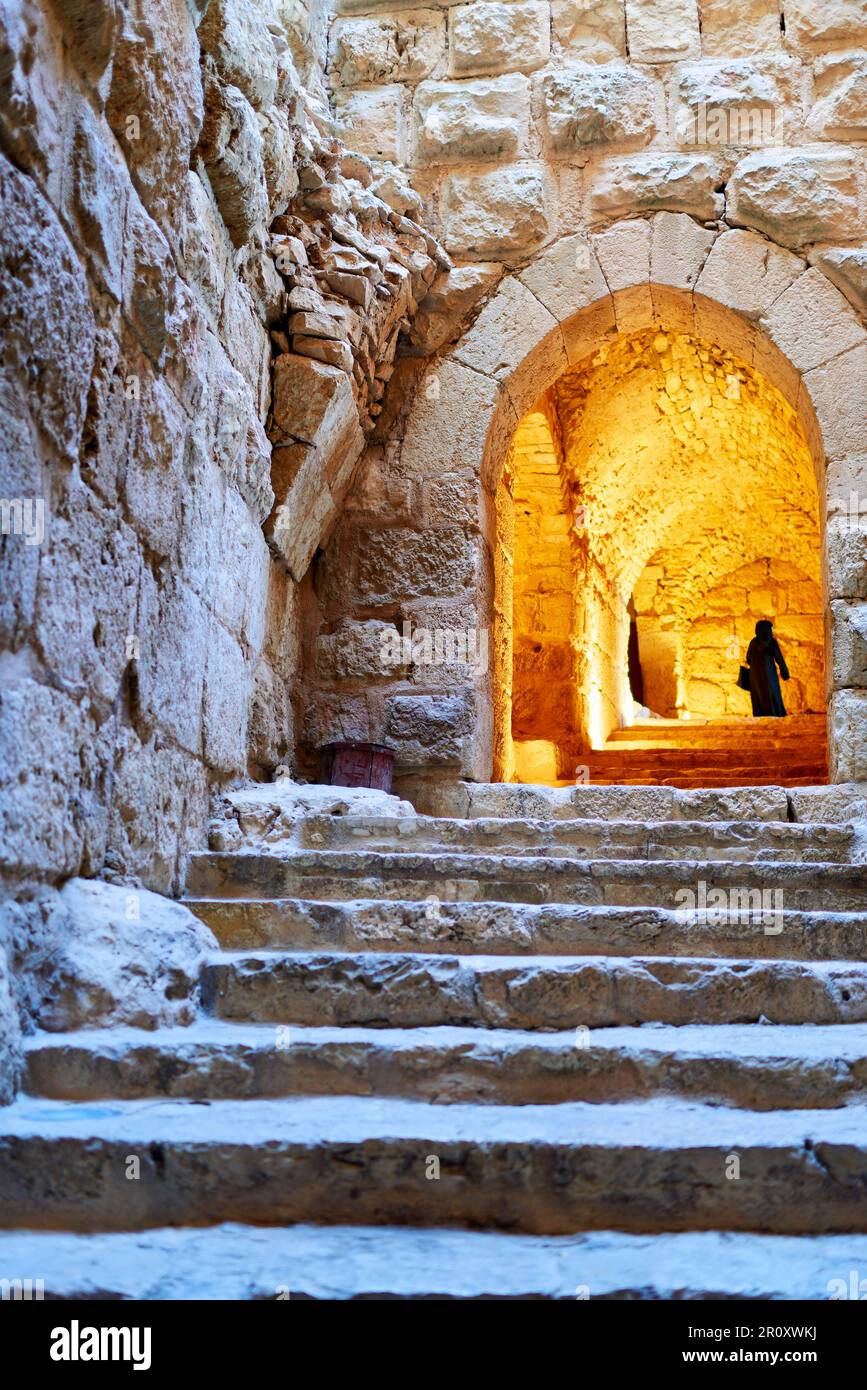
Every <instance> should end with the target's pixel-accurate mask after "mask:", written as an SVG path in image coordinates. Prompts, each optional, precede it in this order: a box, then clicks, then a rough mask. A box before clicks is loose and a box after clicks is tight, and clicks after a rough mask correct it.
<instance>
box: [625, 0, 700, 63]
mask: <svg viewBox="0 0 867 1390" xmlns="http://www.w3.org/2000/svg"><path fill="white" fill-rule="evenodd" d="M626 34H627V42H628V44H629V55H630V57H631V58H632V60H633V62H636V63H673V62H677V61H678V60H680V59H683V58H698V57H699V56H700V54H701V32H700V27H699V18H698V7H697V5H696V0H671V3H666V4H665V5H659V4H657V3H656V0H626Z"/></svg>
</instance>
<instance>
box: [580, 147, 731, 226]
mask: <svg viewBox="0 0 867 1390" xmlns="http://www.w3.org/2000/svg"><path fill="white" fill-rule="evenodd" d="M719 177H720V175H719V167H718V164H717V160H716V158H715V157H712V156H710V155H686V154H662V153H660V154H640V155H629V156H626V157H621V158H619V159H617V160H616V161H615V160H613V159H612V160H607V161H606V162H605V163H603V164H601V165H600V166H599V168H598V170H597V171H596V174H595V177H594V181H593V185H592V187H591V190H590V205H591V210H592V213H593V217H594V219H595V220H596V221H597V222H598V221H603V220H604V221H612V220H614V219H615V218H619V217H630V216H632V215H634V214H635V213H636V212H655V211H657V210H668V211H669V212H687V213H689V214H690V216H692V217H697V218H698V219H699V221H702V222H708V221H712V220H714V219H715V218H717V217H719V216H720V214H721V213H722V210H723V198H722V196H721V195H720V194H719V193H717V192H716V188H717V185H718V183H719Z"/></svg>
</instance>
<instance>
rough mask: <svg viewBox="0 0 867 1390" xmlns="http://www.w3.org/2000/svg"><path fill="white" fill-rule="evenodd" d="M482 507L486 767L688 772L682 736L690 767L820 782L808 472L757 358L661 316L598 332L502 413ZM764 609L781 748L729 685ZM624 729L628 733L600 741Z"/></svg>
mask: <svg viewBox="0 0 867 1390" xmlns="http://www.w3.org/2000/svg"><path fill="white" fill-rule="evenodd" d="M496 510H497V517H498V537H497V545H498V547H499V551H500V553H499V555H498V557H497V562H496V572H497V577H498V585H499V589H500V592H499V595H498V599H497V602H496V612H497V615H498V616H497V622H498V624H499V626H500V629H501V630H500V632H499V633H498V634H497V636H496V638H495V643H494V645H495V649H496V650H497V651H498V652H499V653H501V656H502V660H503V663H504V664H503V668H502V675H503V677H504V679H503V681H502V683H501V684H500V685H499V686H498V687H497V689H496V691H495V696H494V698H495V700H498V699H499V700H503V699H505V700H506V701H507V702H510V705H511V710H510V711H509V710H497V709H495V721H496V723H497V725H498V727H499V728H500V729H501V730H502V737H501V741H500V745H499V746H500V757H499V763H498V766H496V767H495V768H494V777H495V780H503V781H509V780H513V779H514V780H520V781H530V782H539V781H555V780H564V781H571V780H574V777H575V769H576V767H578V768H581V769H584V770H585V775H587V776H588V777H590V778H592V780H594V781H596V780H617V781H621V780H640V781H646V780H650V779H651V778H652V779H654V780H661V781H662V780H673V781H675V782H679V784H681V785H686V784H688V783H689V781H690V778H691V769H690V767H689V761H690V760H689V759H679V758H678V757H676V756H674V754H676V752H677V751H678V749H681V750H687V749H689V750H690V751H691V752H692V753H693V754H699V755H701V756H700V757H699V761H700V763H701V765H702V773H701V775H702V776H703V777H704V778H705V779H706V778H707V777H708V776H709V775H710V776H713V777H714V779H715V780H724V779H725V778H726V775H727V774H728V775H729V776H730V778H731V780H732V781H733V782H736V781H744V780H747V781H749V780H751V779H752V778H757V779H758V780H763V781H767V780H780V781H785V780H787V779H788V780H791V779H792V778H793V777H794V778H796V779H797V780H808V779H809V780H814V781H821V780H825V777H826V775H827V768H826V760H825V744H824V718H825V699H824V634H823V625H822V599H821V550H822V545H821V524H822V523H821V515H820V505H819V491H818V485H817V476H816V468H815V465H814V461H813V459H812V456H811V453H810V448H809V445H808V442H807V439H806V436H805V432H804V428H803V426H802V424H801V422H800V420H799V418H798V414H797V411H796V409H795V408H794V407H793V406H792V405H791V404H790V403H789V402H788V401H787V400H786V399H785V397H784V395H783V394H782V392H781V391H780V389H779V388H778V387H777V386H775V385H773V384H772V383H771V382H770V381H769V380H768V379H767V378H766V377H765V376H764V374H763V373H762V372H761V371H760V370H758V369H757V368H756V367H755V366H752V365H750V364H749V363H747V362H745V361H744V360H743V359H742V358H740V357H738V356H737V355H736V354H735V353H733V352H732V351H730V350H728V349H726V348H725V347H722V346H719V345H718V344H716V343H713V342H710V341H708V340H706V339H702V338H699V337H697V336H695V334H688V333H684V332H682V331H678V330H677V329H676V328H674V327H672V326H670V324H668V323H666V322H665V321H664V320H658V321H657V322H655V323H653V324H651V325H650V326H649V327H646V328H644V329H639V330H638V331H635V332H631V333H622V334H618V335H617V336H616V337H614V338H613V339H610V340H606V341H605V342H604V343H603V344H602V345H601V346H600V347H599V348H598V349H597V351H596V352H594V353H592V354H590V355H589V356H588V357H587V358H585V359H584V361H582V362H580V363H578V364H576V365H575V366H569V367H568V368H567V370H566V371H564V372H563V373H562V374H561V375H560V376H559V377H558V378H557V380H556V381H555V382H554V383H553V385H552V386H551V387H550V388H549V389H548V391H547V392H546V393H545V395H544V396H543V397H542V398H541V399H540V400H539V401H538V402H536V404H535V405H534V407H533V409H532V410H530V411H529V412H527V414H526V415H525V416H524V417H523V418H522V419H521V421H520V422H519V424H518V426H517V429H516V430H515V434H514V436H513V439H512V442H511V445H510V448H509V452H508V456H507V460H506V464H505V467H504V469H503V472H502V475H501V478H500V482H499V484H498V490H497V508H496ZM760 618H771V619H772V620H774V622H775V624H776V630H777V633H778V636H779V638H780V640H781V642H782V643H783V645H784V647H785V648H786V649H787V652H788V656H789V660H790V665H791V667H792V672H793V679H792V680H791V681H790V682H789V683H788V684H787V685H786V697H787V708H788V711H789V713H790V714H791V715H793V716H795V717H796V718H797V721H798V729H797V737H798V740H799V743H800V745H801V750H802V751H801V752H800V753H799V754H798V761H797V762H793V759H792V748H791V747H789V746H788V740H787V739H783V738H782V737H781V735H782V733H783V726H782V725H776V726H774V725H772V724H771V723H770V722H767V721H752V720H751V705H750V700H749V696H748V695H747V694H745V693H744V692H743V691H742V690H740V689H738V687H737V684H736V676H737V670H738V665H739V663H740V662H741V661H742V660H744V658H745V653H746V649H747V645H748V643H749V641H750V638H751V637H752V635H753V631H754V627H755V623H756V621H757V620H758V619H760ZM510 648H511V673H509V671H508V670H507V669H505V667H506V663H507V662H508V660H509V658H508V651H509V649H510ZM510 675H511V684H510V682H509V676H510ZM745 721H746V722H748V723H749V724H751V725H754V724H758V725H760V726H761V727H760V728H757V727H751V728H749V729H748V730H745V729H744V728H743V727H742V726H743V725H744V722H745ZM708 722H710V723H712V724H713V725H714V728H712V729H709V730H707V731H706V734H705V735H704V736H703V734H702V728H701V726H703V725H705V724H706V723H708ZM666 724H671V725H673V726H674V727H673V728H667V727H664V725H666ZM723 724H728V725H731V726H732V727H731V731H730V732H731V734H733V735H735V737H734V738H732V740H731V741H732V747H731V749H730V751H729V753H728V765H726V764H727V757H726V755H725V753H723V752H722V749H723V747H724V738H723V730H722V728H721V727H720V726H721V725H723ZM678 726H679V728H680V734H678V732H677V728H678ZM624 728H632V729H635V730H636V732H637V733H641V731H642V729H643V731H644V733H643V737H642V738H641V739H640V741H637V740H636V739H630V740H629V741H626V742H623V741H618V740H616V739H615V740H614V741H611V742H607V741H608V740H609V738H610V735H612V733H613V732H614V731H620V730H622V729H624ZM790 731H791V726H790V725H787V726H786V733H787V734H788V733H789V732H790ZM745 734H748V737H747V738H746V742H745V741H744V737H743V736H744V735H745ZM654 743H656V744H658V746H659V753H658V756H657V757H655V758H654V757H652V756H651V752H652V750H653V747H654ZM704 745H707V747H708V754H707V756H705V755H704V752H703V748H704ZM806 746H808V747H809V749H810V756H809V757H807V756H806V754H805V751H804V749H805V747H806ZM711 748H713V750H714V752H713V754H711V753H710V749H711ZM718 752H719V756H717V753H718ZM598 753H604V756H603V757H598V756H596V754H598ZM637 753H640V754H641V756H640V757H636V756H635V755H636V754H637ZM679 764H685V765H684V766H679Z"/></svg>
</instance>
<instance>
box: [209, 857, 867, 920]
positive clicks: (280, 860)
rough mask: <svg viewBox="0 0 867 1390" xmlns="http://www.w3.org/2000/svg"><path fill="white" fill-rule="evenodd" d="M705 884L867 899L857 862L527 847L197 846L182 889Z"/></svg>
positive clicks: (447, 895)
mask: <svg viewBox="0 0 867 1390" xmlns="http://www.w3.org/2000/svg"><path fill="white" fill-rule="evenodd" d="M702 883H703V884H705V885H706V887H705V891H706V892H707V893H710V892H711V890H718V889H720V890H722V891H723V892H726V893H727V892H729V890H732V889H736V890H739V891H743V890H748V891H749V890H752V891H762V890H764V891H767V892H771V893H773V892H774V891H775V890H779V891H780V892H782V894H783V900H782V901H781V902H777V903H776V905H777V906H779V907H782V908H788V909H796V910H798V911H802V912H810V911H814V910H817V909H824V910H825V911H836V912H852V911H856V910H860V909H863V908H864V907H865V906H867V869H865V867H864V866H863V865H860V864H820V863H813V864H800V863H790V862H784V861H774V862H771V863H768V862H762V861H760V860H759V861H751V860H744V861H741V862H738V863H719V862H715V861H709V860H693V861H691V862H672V861H668V860H648V859H639V858H637V857H634V858H632V859H603V860H579V859H564V858H562V857H557V856H542V855H529V854H528V855H506V854H487V855H484V854H472V853H467V854H450V853H442V854H435V853H420V854H413V853H406V854H404V853H399V852H396V851H395V852H377V851H375V850H354V851H349V850H346V851H343V850H303V851H297V852H290V853H283V854H277V853H272V854H259V853H256V852H255V851H253V852H240V853H234V854H217V853H202V854H194V855H191V856H190V865H189V873H188V879H187V891H188V893H189V894H190V895H191V896H192V897H215V896H216V897H222V896H228V897H232V896H234V897H251V896H256V897H275V898H276V897H281V898H284V897H285V898H316V899H318V900H320V901H334V902H346V901H348V900H352V899H356V898H402V899H406V898H410V899H416V900H418V899H424V898H430V897H435V898H438V899H447V900H452V901H461V902H522V903H549V902H561V903H580V904H583V905H584V906H588V907H589V906H594V905H599V906H602V905H609V906H658V907H668V908H679V907H686V906H689V905H690V904H691V903H692V902H693V901H694V902H695V903H697V902H698V899H699V894H700V893H701V892H702V889H701V888H700V884H702ZM689 894H692V895H693V898H690V897H689V896H688V895H689ZM685 895H687V896H685ZM713 905H714V904H713V903H712V904H711V906H713ZM721 905H722V904H720V906H721Z"/></svg>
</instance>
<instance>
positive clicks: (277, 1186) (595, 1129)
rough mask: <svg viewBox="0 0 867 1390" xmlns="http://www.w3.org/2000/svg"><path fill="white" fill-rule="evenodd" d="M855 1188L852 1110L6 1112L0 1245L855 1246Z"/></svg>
mask: <svg viewBox="0 0 867 1390" xmlns="http://www.w3.org/2000/svg"><path fill="white" fill-rule="evenodd" d="M135 1160H138V1163H137V1164H136V1163H135ZM131 1174H134V1175H135V1177H134V1178H131V1176H130V1175H131ZM865 1188H867V1107H864V1106H862V1105H850V1106H844V1107H842V1108H840V1109H836V1110H813V1111H804V1110H788V1111H771V1112H757V1111H749V1110H740V1109H730V1108H727V1107H713V1106H708V1105H699V1104H694V1103H692V1102H688V1101H683V1100H679V1099H677V1098H675V1097H671V1096H665V1097H660V1098H657V1099H654V1100H647V1101H628V1102H624V1103H622V1104H615V1105H607V1104H603V1105H589V1104H584V1103H581V1102H570V1103H567V1104H562V1105H524V1106H501V1105H471V1104H463V1103H460V1104H455V1105H430V1104H429V1103H428V1102H426V1101H411V1100H382V1099H374V1098H369V1097H364V1098H358V1097H352V1096H350V1097H346V1096H340V1097H336V1098H335V1097H312V1098H301V1099H285V1098H281V1099H279V1100H248V1101H214V1102H212V1103H211V1104H201V1103H200V1102H196V1101H182V1100H166V1101H160V1100H142V1101H112V1102H91V1103H90V1104H87V1105H82V1104H76V1103H69V1102H64V1101H56V1100H42V1099H35V1098H33V1097H26V1096H25V1097H22V1098H20V1099H19V1100H17V1101H16V1102H14V1103H13V1104H12V1105H10V1106H8V1107H6V1108H5V1109H4V1110H3V1111H0V1226H2V1227H3V1228H5V1229H14V1228H20V1227H32V1228H34V1229H37V1230H38V1229H41V1230H46V1229H49V1230H58V1229H59V1230H66V1231H112V1230H139V1229H143V1228H148V1227H163V1226H166V1225H169V1226H176V1225H193V1226H195V1225H212V1224H215V1223H218V1222H224V1221H239V1222H243V1223H251V1224H267V1225H272V1226H277V1225H281V1224H285V1223H290V1222H296V1221H300V1220H304V1221H307V1222H313V1223H318V1222H330V1223H333V1224H337V1225H340V1224H354V1225H370V1224H374V1225H379V1224H382V1225H428V1226H442V1225H446V1224H448V1225H452V1226H454V1225H465V1226H481V1227H490V1228H492V1229H500V1230H504V1229H505V1230H510V1231H519V1232H526V1233H527V1234H535V1235H569V1234H574V1233H576V1232H578V1231H589V1230H608V1229H611V1228H615V1229H619V1230H624V1231H633V1232H645V1233H648V1234H650V1233H656V1232H673V1231H682V1230H693V1231H701V1230H705V1231H710V1230H717V1231H719V1230H734V1231H759V1232H767V1233H768V1234H778V1235H796V1234H798V1235H806V1234H822V1233H842V1232H848V1233H851V1232H856V1231H857V1232H863V1231H864V1230H865V1229H867V1202H865V1200H864V1194H865Z"/></svg>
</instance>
